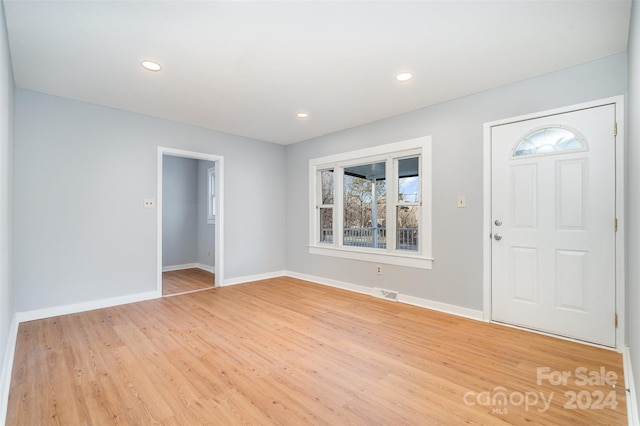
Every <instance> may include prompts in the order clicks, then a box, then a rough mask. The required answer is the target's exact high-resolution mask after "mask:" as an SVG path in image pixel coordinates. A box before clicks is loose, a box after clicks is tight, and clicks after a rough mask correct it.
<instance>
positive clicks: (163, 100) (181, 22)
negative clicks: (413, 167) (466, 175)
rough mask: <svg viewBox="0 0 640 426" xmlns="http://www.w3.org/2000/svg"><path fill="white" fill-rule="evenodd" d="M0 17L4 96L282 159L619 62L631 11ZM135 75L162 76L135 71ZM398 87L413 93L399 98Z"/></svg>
mask: <svg viewBox="0 0 640 426" xmlns="http://www.w3.org/2000/svg"><path fill="white" fill-rule="evenodd" d="M4 5H5V11H6V19H7V27H8V32H9V41H10V49H11V55H12V60H13V67H14V76H15V83H16V86H18V87H22V88H25V89H30V90H36V91H40V92H44V93H49V94H53V95H57V96H63V97H67V98H71V99H77V100H80V101H85V102H90V103H94V104H100V105H106V106H110V107H114V108H119V109H123V110H127V111H133V112H138V113H142V114H147V115H150V116H155V117H161V118H165V119H169V120H174V121H179V122H183V123H188V124H193V125H197V126H202V127H206V128H210V129H216V130H220V131H224V132H228V133H233V134H237V135H242V136H247V137H251V138H255V139H260V140H264V141H270V142H276V143H281V144H290V143H295V142H298V141H302V140H306V139H310V138H313V137H316V136H320V135H323V134H327V133H331V132H335V131H339V130H342V129H346V128H350V127H354V126H357V125H360V124H364V123H368V122H371V121H375V120H379V119H382V118H385V117H390V116H393V115H397V114H401V113H403V112H407V111H412V110H415V109H418V108H421V107H425V106H429V105H434V104H437V103H440V102H443V101H447V100H450V99H454V98H458V97H461V96H465V95H468V94H471V93H476V92H480V91H483V90H487V89H490V88H494V87H498V86H502V85H505V84H509V83H512V82H515V81H519V80H523V79H526V78H529V77H532V76H536V75H539V74H543V73H547V72H551V71H555V70H558V69H562V68H566V67H569V66H572V65H577V64H580V63H584V62H588V61H591V60H594V59H597V58H601V57H604V56H608V55H612V54H615V53H619V52H623V51H625V50H626V49H627V36H628V28H629V18H630V9H631V1H630V0H600V1H598V0H595V1H594V0H589V1H579V0H573V1H567V0H564V1H548V0H547V1H541V0H539V1H520V0H507V1H485V0H473V1H451V0H449V1H410V2H401V1H357V2H346V1H335V2H333V1H295V2H285V1H256V2H248V1H195V2H192V1H115V0H114V1H90V0H84V1H57V0H49V1H32V0H21V1H15V0H4ZM142 59H154V60H157V61H158V62H160V63H161V64H162V65H163V67H164V68H163V70H162V71H161V72H158V73H151V72H148V71H145V70H144V69H142V68H141V67H140V61H141V60H142ZM400 71H411V72H413V73H414V74H415V77H414V79H413V80H411V81H409V82H406V83H399V82H397V81H395V80H394V76H395V74H396V73H398V72H400ZM298 111H306V112H309V114H310V117H309V118H307V119H304V120H300V119H297V118H296V117H295V114H296V112H298Z"/></svg>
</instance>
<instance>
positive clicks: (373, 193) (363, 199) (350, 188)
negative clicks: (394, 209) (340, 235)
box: [343, 162, 386, 248]
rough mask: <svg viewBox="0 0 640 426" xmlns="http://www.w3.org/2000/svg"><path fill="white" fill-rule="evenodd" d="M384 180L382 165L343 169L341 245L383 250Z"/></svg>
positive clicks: (384, 230)
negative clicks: (342, 229) (342, 233)
mask: <svg viewBox="0 0 640 426" xmlns="http://www.w3.org/2000/svg"><path fill="white" fill-rule="evenodd" d="M385 177H386V163H385V162H380V163H371V164H363V165H360V166H353V167H347V168H345V169H344V222H343V223H344V240H343V243H344V245H348V246H358V247H376V248H384V247H386V229H385V228H384V226H385V219H386V213H385V209H386V181H385ZM374 200H375V201H374Z"/></svg>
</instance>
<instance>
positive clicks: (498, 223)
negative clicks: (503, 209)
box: [493, 219, 502, 226]
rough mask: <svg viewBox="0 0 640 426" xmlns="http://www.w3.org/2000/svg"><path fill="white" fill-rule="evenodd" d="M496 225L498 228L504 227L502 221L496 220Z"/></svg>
mask: <svg viewBox="0 0 640 426" xmlns="http://www.w3.org/2000/svg"><path fill="white" fill-rule="evenodd" d="M493 223H495V224H496V226H501V225H502V221H501V220H500V219H496V221H495V222H493Z"/></svg>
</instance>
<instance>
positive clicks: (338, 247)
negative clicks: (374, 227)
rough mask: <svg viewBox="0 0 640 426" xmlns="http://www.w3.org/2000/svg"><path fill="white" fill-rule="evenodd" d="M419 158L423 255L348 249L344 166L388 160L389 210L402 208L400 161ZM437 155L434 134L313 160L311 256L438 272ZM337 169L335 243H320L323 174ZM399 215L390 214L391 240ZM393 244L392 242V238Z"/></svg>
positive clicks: (389, 246)
mask: <svg viewBox="0 0 640 426" xmlns="http://www.w3.org/2000/svg"><path fill="white" fill-rule="evenodd" d="M414 155H419V157H420V201H421V207H420V217H419V227H420V228H419V229H420V230H419V234H418V252H412V251H408V250H397V249H396V248H395V243H394V244H387V248H386V249H381V248H373V247H354V246H345V245H343V233H344V230H343V225H342V220H343V214H344V208H343V202H344V199H343V178H344V168H345V167H350V166H353V165H359V164H368V163H375V162H380V161H386V162H387V167H386V170H387V171H386V180H387V206H388V208H389V206H393V209H395V206H397V205H398V201H397V191H398V188H397V183H398V177H397V175H398V173H397V161H398V159H402V158H407V157H411V156H414ZM431 167H432V156H431V136H423V137H419V138H416V139H410V140H406V141H402V142H396V143H391V144H386V145H379V146H376V147H372V148H366V149H361V150H357V151H351V152H346V153H342V154H336V155H330V156H326V157H321V158H314V159H311V160H309V253H310V254H314V255H321V256H332V257H340V258H344V259H353V260H361V261H367V262H375V263H385V264H391V265H399V266H407V267H413V268H420V269H432V266H433V260H434V259H433V257H432V244H431V243H432V237H433V235H432V208H431V205H432V202H431V200H432V190H431V186H432V180H431V179H432V177H431ZM326 169H333V170H334V186H333V187H334V194H333V197H334V201H333V203H334V204H333V242H332V243H321V242H320V215H319V207H320V205H321V202H322V200H320V199H318V197H320V196H321V195H319V193H320V191H318V188H319V186H318V185H319V184H320V182H319V180H318V175H319V173H318V172H319V171H320V170H326ZM395 229H396V216H395V213H394V214H393V215H392V216H389V215H387V238H389V236H392V238H393V239H395ZM387 241H389V240H387Z"/></svg>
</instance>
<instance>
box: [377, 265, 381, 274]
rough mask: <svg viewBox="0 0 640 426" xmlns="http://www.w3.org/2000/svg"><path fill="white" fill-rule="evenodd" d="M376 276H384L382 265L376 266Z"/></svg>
mask: <svg viewBox="0 0 640 426" xmlns="http://www.w3.org/2000/svg"><path fill="white" fill-rule="evenodd" d="M376 274H377V275H382V265H376Z"/></svg>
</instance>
